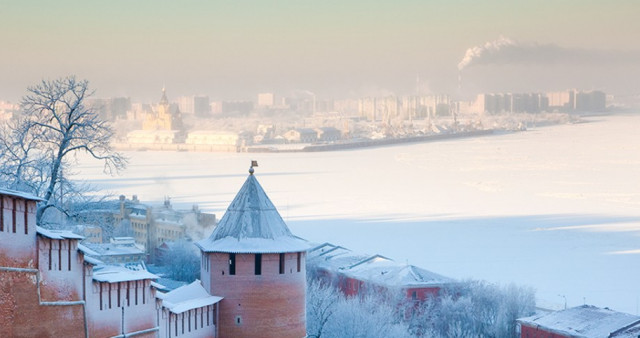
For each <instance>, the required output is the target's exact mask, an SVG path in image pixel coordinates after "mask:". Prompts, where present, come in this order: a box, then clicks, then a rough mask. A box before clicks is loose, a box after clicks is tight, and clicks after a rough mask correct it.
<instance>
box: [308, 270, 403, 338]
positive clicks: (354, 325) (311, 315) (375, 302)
mask: <svg viewBox="0 0 640 338" xmlns="http://www.w3.org/2000/svg"><path fill="white" fill-rule="evenodd" d="M307 286H308V287H307V334H308V336H309V337H316V338H319V337H325V338H326V337H329V338H330V337H362V338H369V337H372V338H376V337H381V338H382V337H398V338H402V337H409V336H410V334H409V327H408V325H407V323H405V322H404V321H403V320H402V318H401V315H400V312H399V311H398V307H397V306H396V305H397V304H395V303H394V302H389V301H388V298H386V297H384V296H380V295H379V294H375V293H367V294H365V295H363V296H361V297H360V296H358V297H345V296H344V295H343V294H342V292H340V291H339V290H337V289H335V288H334V287H333V286H330V285H327V284H324V283H322V282H319V281H317V280H314V279H309V280H308V284H307Z"/></svg>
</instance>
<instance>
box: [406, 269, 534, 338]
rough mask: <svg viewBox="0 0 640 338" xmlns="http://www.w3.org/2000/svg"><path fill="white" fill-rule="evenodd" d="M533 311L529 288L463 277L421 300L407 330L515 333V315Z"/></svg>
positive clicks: (447, 334) (459, 334)
mask: <svg viewBox="0 0 640 338" xmlns="http://www.w3.org/2000/svg"><path fill="white" fill-rule="evenodd" d="M534 311H535V293H534V291H533V289H531V288H526V287H518V286H515V285H509V286H506V287H501V286H498V285H495V284H489V283H487V282H482V281H465V282H461V283H459V284H457V285H455V286H453V287H450V288H447V289H446V290H444V292H443V293H442V294H441V295H440V297H438V298H433V299H430V300H428V301H426V302H425V303H423V304H422V305H421V306H420V308H419V311H418V315H416V316H414V317H413V318H412V319H411V330H412V332H413V333H414V334H421V335H426V336H433V337H517V336H518V335H517V332H516V319H517V318H520V317H525V316H529V315H532V314H533V313H534Z"/></svg>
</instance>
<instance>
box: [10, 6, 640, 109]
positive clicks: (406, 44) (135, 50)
mask: <svg viewBox="0 0 640 338" xmlns="http://www.w3.org/2000/svg"><path fill="white" fill-rule="evenodd" d="M0 9H2V12H3V14H4V15H3V20H2V21H1V22H0V46H3V53H0V74H1V75H2V76H0V99H4V100H10V101H13V102H16V101H18V100H19V99H20V97H22V96H23V95H24V94H25V93H26V87H27V86H29V85H33V84H36V83H38V82H39V81H40V80H42V79H51V78H57V77H60V76H65V75H70V74H74V75H76V76H78V77H80V78H86V79H88V80H89V81H90V83H91V87H92V88H93V89H95V90H96V97H119V96H126V97H132V98H134V97H135V98H138V99H139V100H140V101H145V102H155V101H156V100H157V98H158V93H159V92H160V90H161V88H162V87H163V86H166V88H167V91H168V94H169V95H170V96H171V97H173V98H176V97H180V96H186V95H207V96H209V97H210V98H211V99H212V100H234V99H255V97H256V95H257V93H262V92H273V93H276V94H278V95H287V93H292V92H296V91H300V92H311V93H313V94H315V95H317V96H318V97H324V98H346V97H360V96H368V95H375V94H381V93H393V94H396V95H403V94H411V93H415V92H416V91H417V92H420V93H423V94H429V93H448V94H451V95H454V96H457V97H460V98H464V97H465V96H470V95H473V94H476V93H482V92H491V91H498V92H504V91H512V92H530V91H535V92H538V91H551V90H564V89H568V88H580V89H585V90H589V89H597V90H604V91H606V92H608V93H612V94H614V95H631V94H639V93H640V84H639V83H638V81H637V80H636V79H637V78H639V77H640V44H639V43H638V41H640V39H639V38H640V22H639V21H638V20H637V19H636V18H635V16H636V14H637V13H638V12H640V3H637V2H635V1H628V0H614V1H608V2H602V1H591V0H586V1H578V0H562V1H512V2H508V3H504V2H502V1H498V0H491V1H483V2H475V1H465V0H460V1H428V2H427V1H410V0H401V1H394V2H381V3H380V2H372V1H348V2H335V1H321V2H310V1H292V0H287V1H279V2H277V3H265V2H260V1H241V2H233V3H229V2H217V1H213V2H208V1H188V2H171V1H164V0H162V1H150V0H143V1H136V2H125V1H111V2H104V3H90V4H88V3H86V2H79V1H64V0H63V1H56V2H53V3H50V2H46V1H20V2H18V1H15V2H6V1H4V2H2V3H0Z"/></svg>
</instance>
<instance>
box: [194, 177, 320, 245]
mask: <svg viewBox="0 0 640 338" xmlns="http://www.w3.org/2000/svg"><path fill="white" fill-rule="evenodd" d="M196 245H197V246H198V247H200V249H202V251H206V252H213V251H215V252H233V253H276V252H278V253H281V252H297V251H306V250H307V249H308V248H309V245H308V244H307V241H305V240H303V239H301V238H299V237H296V236H294V235H293V234H292V233H291V231H289V228H288V227H287V225H286V224H285V223H284V220H282V217H281V216H280V214H279V213H278V210H276V207H275V206H274V205H273V203H271V200H270V199H269V197H268V196H267V194H266V193H265V192H264V190H263V189H262V187H261V186H260V183H258V180H257V179H256V178H255V176H253V175H249V177H248V178H247V180H246V181H245V182H244V184H243V185H242V188H240V191H238V194H237V195H236V197H235V198H234V199H233V201H232V202H231V204H230V205H229V208H228V209H227V211H226V212H225V214H224V216H223V217H222V219H221V220H220V223H218V226H217V227H216V229H215V230H214V231H213V233H212V234H211V236H210V237H209V238H207V239H204V240H202V241H200V242H197V243H196Z"/></svg>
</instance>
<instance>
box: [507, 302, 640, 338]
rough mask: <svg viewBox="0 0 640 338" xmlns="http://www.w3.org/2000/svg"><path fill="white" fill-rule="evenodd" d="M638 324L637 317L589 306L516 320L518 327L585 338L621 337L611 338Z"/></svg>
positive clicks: (638, 318)
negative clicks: (520, 325)
mask: <svg viewBox="0 0 640 338" xmlns="http://www.w3.org/2000/svg"><path fill="white" fill-rule="evenodd" d="M639 321H640V317H638V316H634V315H631V314H628V313H623V312H617V311H613V310H610V309H608V308H604V309H603V308H598V307H595V306H592V305H582V306H577V307H573V308H569V309H566V310H562V311H556V312H551V313H545V314H536V315H533V316H531V317H526V318H520V319H518V322H519V323H520V324H524V325H527V326H533V327H536V328H538V329H543V330H546V331H549V332H552V333H556V334H562V335H567V336H572V337H573V336H576V337H586V338H592V337H593V338H596V337H610V336H614V337H623V336H615V335H612V333H614V332H616V331H620V330H621V329H624V328H627V327H629V326H631V325H633V324H636V323H638V322H639Z"/></svg>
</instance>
